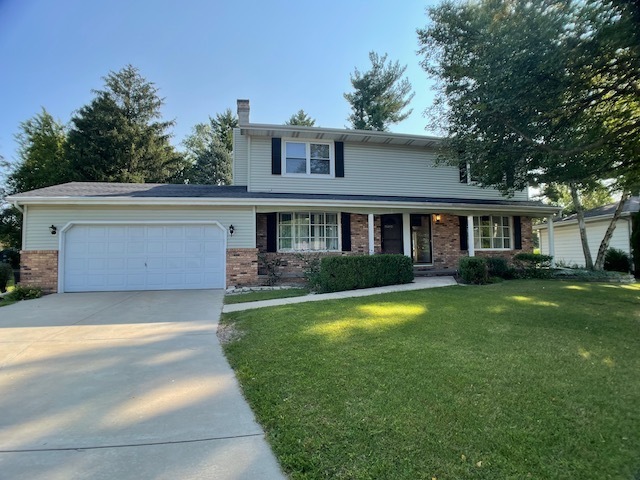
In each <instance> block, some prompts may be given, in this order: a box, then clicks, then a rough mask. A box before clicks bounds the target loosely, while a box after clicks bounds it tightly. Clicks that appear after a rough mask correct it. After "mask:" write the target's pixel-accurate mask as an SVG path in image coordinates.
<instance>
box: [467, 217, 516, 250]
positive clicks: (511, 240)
mask: <svg viewBox="0 0 640 480" xmlns="http://www.w3.org/2000/svg"><path fill="white" fill-rule="evenodd" d="M482 217H490V218H493V217H500V218H505V217H506V218H508V219H509V245H511V246H510V247H509V248H504V247H502V248H493V247H490V248H487V247H478V246H476V245H475V243H476V240H478V239H480V238H481V237H480V236H476V235H475V226H476V225H475V219H476V218H478V219H481V218H482ZM479 222H480V221H478V223H479ZM472 227H473V229H474V232H473V243H474V248H473V249H474V250H475V251H484V252H510V251H511V250H515V245H514V238H513V216H512V215H493V214H489V215H474V216H473V226H472ZM494 238H495V237H491V244H493V240H494ZM500 238H507V237H500Z"/></svg>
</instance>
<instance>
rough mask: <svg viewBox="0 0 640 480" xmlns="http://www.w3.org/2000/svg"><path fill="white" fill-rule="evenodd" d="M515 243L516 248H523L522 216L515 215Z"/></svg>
mask: <svg viewBox="0 0 640 480" xmlns="http://www.w3.org/2000/svg"><path fill="white" fill-rule="evenodd" d="M513 243H514V248H515V249H516V250H522V223H521V222H520V217H513Z"/></svg>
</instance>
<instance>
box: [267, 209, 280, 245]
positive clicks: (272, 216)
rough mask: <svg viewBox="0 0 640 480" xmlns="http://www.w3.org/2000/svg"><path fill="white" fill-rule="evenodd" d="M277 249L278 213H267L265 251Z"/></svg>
mask: <svg viewBox="0 0 640 480" xmlns="http://www.w3.org/2000/svg"><path fill="white" fill-rule="evenodd" d="M277 251H278V214H277V213H267V252H277Z"/></svg>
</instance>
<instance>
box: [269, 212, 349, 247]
mask: <svg viewBox="0 0 640 480" xmlns="http://www.w3.org/2000/svg"><path fill="white" fill-rule="evenodd" d="M338 232H339V229H338V214H337V213H324V212H292V213H280V214H278V251H285V252H286V251H289V252H306V251H339V250H340V245H339V244H338Z"/></svg>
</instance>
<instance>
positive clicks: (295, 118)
mask: <svg viewBox="0 0 640 480" xmlns="http://www.w3.org/2000/svg"><path fill="white" fill-rule="evenodd" d="M284 124H285V125H299V126H302V127H313V126H315V124H316V120H315V118H311V117H310V116H309V115H307V112H305V111H304V110H302V109H300V110H298V112H297V113H294V114H293V115H291V116H290V117H289V120H287V121H286V122H284Z"/></svg>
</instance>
